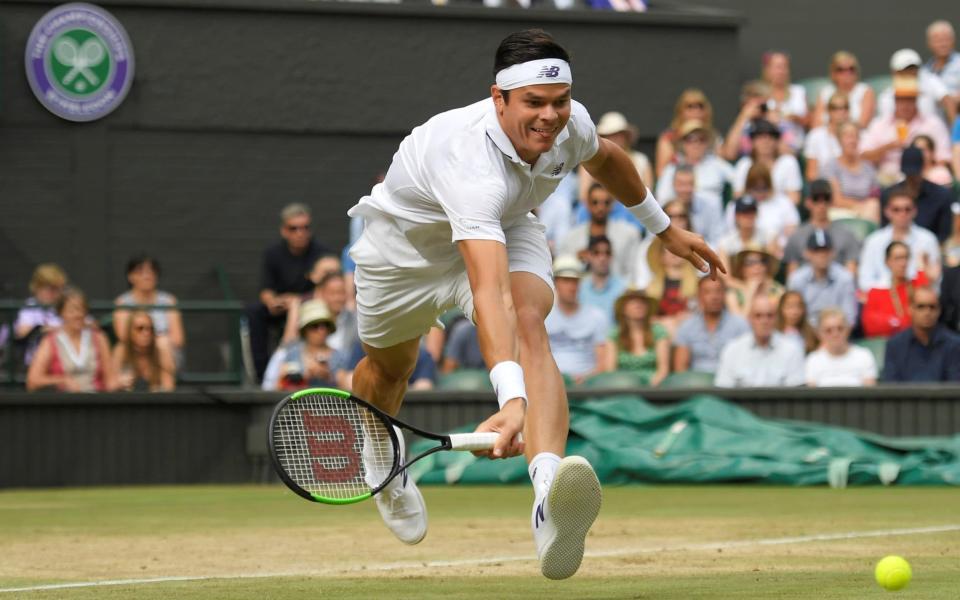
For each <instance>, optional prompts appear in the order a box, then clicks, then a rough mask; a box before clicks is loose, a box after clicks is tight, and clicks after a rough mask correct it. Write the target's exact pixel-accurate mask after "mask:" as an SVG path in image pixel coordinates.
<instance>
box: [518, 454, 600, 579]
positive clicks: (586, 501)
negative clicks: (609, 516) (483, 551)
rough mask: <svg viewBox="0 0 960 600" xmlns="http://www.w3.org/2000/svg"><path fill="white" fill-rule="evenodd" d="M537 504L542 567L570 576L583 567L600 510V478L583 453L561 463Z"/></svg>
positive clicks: (547, 574)
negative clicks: (586, 550)
mask: <svg viewBox="0 0 960 600" xmlns="http://www.w3.org/2000/svg"><path fill="white" fill-rule="evenodd" d="M541 491H542V490H537V492H538V493H537V496H536V500H535V501H534V504H533V517H532V519H533V522H532V525H533V539H534V541H535V542H536V544H537V558H539V559H540V570H541V572H542V573H543V575H544V577H547V578H548V579H566V578H567V577H570V576H571V575H573V574H574V573H576V572H577V569H579V568H580V563H581V561H583V546H584V541H585V540H586V537H587V532H588V531H589V530H590V526H591V525H593V521H594V520H595V519H596V518H597V514H598V513H599V512H600V502H601V492H600V481H599V480H598V479H597V474H596V473H594V472H593V467H591V466H590V463H589V462H587V459H585V458H583V457H582V456H568V457H566V458H564V459H563V460H561V461H560V464H559V465H558V466H557V471H556V474H555V475H554V477H553V482H552V483H551V484H550V487H549V490H547V491H546V493H540V492H541Z"/></svg>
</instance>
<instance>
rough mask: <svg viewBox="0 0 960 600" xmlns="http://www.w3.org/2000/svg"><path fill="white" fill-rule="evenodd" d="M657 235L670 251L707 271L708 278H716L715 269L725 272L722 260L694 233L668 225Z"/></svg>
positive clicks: (699, 268) (703, 271)
mask: <svg viewBox="0 0 960 600" xmlns="http://www.w3.org/2000/svg"><path fill="white" fill-rule="evenodd" d="M658 237H659V238H660V240H661V241H662V242H663V245H664V246H665V247H666V248H667V250H669V251H670V252H671V253H673V254H675V255H677V256H679V257H680V258H683V259H686V260H687V261H688V262H690V264H692V265H693V266H694V267H696V268H697V269H698V270H699V271H700V272H702V273H707V272H708V271H709V273H710V279H716V278H717V271H720V272H721V273H724V274H726V272H727V268H726V267H724V266H723V261H722V260H720V257H719V256H718V255H717V253H716V252H714V251H713V248H711V247H710V245H709V244H707V242H705V241H704V240H703V238H702V237H700V236H699V235H697V234H696V233H693V232H692V231H687V230H686V229H680V228H679V227H675V226H673V225H670V226H669V227H667V228H666V229H665V230H664V231H663V232H662V233H660V234H658Z"/></svg>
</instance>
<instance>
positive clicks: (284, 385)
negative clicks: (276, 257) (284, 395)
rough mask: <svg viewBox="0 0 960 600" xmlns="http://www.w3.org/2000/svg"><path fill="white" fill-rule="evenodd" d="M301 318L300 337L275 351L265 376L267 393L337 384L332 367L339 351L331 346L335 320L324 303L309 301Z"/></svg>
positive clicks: (299, 317)
mask: <svg viewBox="0 0 960 600" xmlns="http://www.w3.org/2000/svg"><path fill="white" fill-rule="evenodd" d="M297 319H298V320H297V325H298V329H299V334H300V337H299V339H297V340H295V341H292V342H289V343H287V344H284V345H282V346H280V347H279V348H277V350H276V352H274V354H273V356H272V357H271V359H270V362H269V363H268V365H267V369H266V371H265V373H264V376H263V384H262V387H263V389H265V390H278V389H283V390H287V389H301V388H305V387H322V386H327V387H329V386H334V385H336V381H335V378H334V375H335V372H334V371H333V370H332V369H331V366H330V364H331V362H333V354H334V352H335V350H334V349H333V348H331V347H330V344H329V343H328V340H329V338H330V336H331V335H332V334H333V333H334V332H335V331H336V330H337V323H336V320H335V317H334V316H333V314H331V312H330V309H329V308H327V305H326V304H324V302H323V301H322V300H307V301H306V302H304V303H303V304H301V305H300V310H299V312H298V317H297Z"/></svg>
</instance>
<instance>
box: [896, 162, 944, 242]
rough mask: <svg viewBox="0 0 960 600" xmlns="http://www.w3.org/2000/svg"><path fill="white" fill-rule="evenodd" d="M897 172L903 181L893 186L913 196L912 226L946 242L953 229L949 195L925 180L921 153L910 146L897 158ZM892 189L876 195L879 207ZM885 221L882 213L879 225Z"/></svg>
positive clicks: (940, 187)
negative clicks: (898, 169)
mask: <svg viewBox="0 0 960 600" xmlns="http://www.w3.org/2000/svg"><path fill="white" fill-rule="evenodd" d="M900 169H901V170H902V171H903V174H904V180H903V181H902V182H901V183H898V184H896V187H898V188H899V187H902V188H904V189H905V190H906V191H907V193H909V194H910V196H912V197H913V200H914V204H915V205H916V209H917V213H916V215H915V216H914V219H913V220H914V223H915V224H916V225H918V226H919V227H923V228H924V229H926V230H928V231H930V232H931V233H932V234H934V235H935V236H937V240H938V241H939V242H943V241H946V239H947V238H949V237H950V233H951V232H952V230H953V213H952V212H951V210H950V205H951V204H953V202H954V199H953V194H952V193H951V192H950V190H948V189H947V188H945V187H943V186H941V185H937V184H935V183H933V182H932V181H928V180H927V179H925V178H924V177H923V152H922V151H921V150H920V149H919V148H917V147H915V146H910V147H909V148H906V149H904V151H903V156H902V157H901V159H900ZM893 189H894V188H893V187H890V188H887V189H885V190H883V193H882V194H881V195H880V205H881V206H886V205H887V202H888V201H889V197H890V194H891V192H892V190H893ZM888 222H889V218H888V217H887V216H886V212H884V218H883V219H882V221H881V225H886V224H887V223H888Z"/></svg>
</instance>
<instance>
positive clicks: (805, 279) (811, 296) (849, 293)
mask: <svg viewBox="0 0 960 600" xmlns="http://www.w3.org/2000/svg"><path fill="white" fill-rule="evenodd" d="M835 256H836V252H835V251H834V244H833V238H832V236H831V235H830V232H828V231H827V230H825V229H814V230H813V231H812V232H811V233H810V234H809V236H808V237H807V250H806V252H804V257H805V258H806V259H807V262H806V264H804V265H803V266H801V267H799V268H798V269H797V270H796V271H794V272H793V274H791V275H790V277H789V279H788V280H787V289H788V290H792V291H796V292H800V294H801V295H802V296H803V301H804V302H805V303H806V305H807V311H808V312H809V314H810V324H811V325H813V326H814V327H816V326H817V318H818V316H819V314H820V311H822V310H823V309H825V308H830V307H837V308H839V309H840V310H841V311H843V315H844V317H846V320H847V323H853V322H855V321H856V318H857V297H856V294H857V288H856V284H855V283H854V281H853V275H852V274H851V273H850V271H848V270H847V269H845V268H844V267H842V266H840V265H839V264H837V263H836V262H835Z"/></svg>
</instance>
